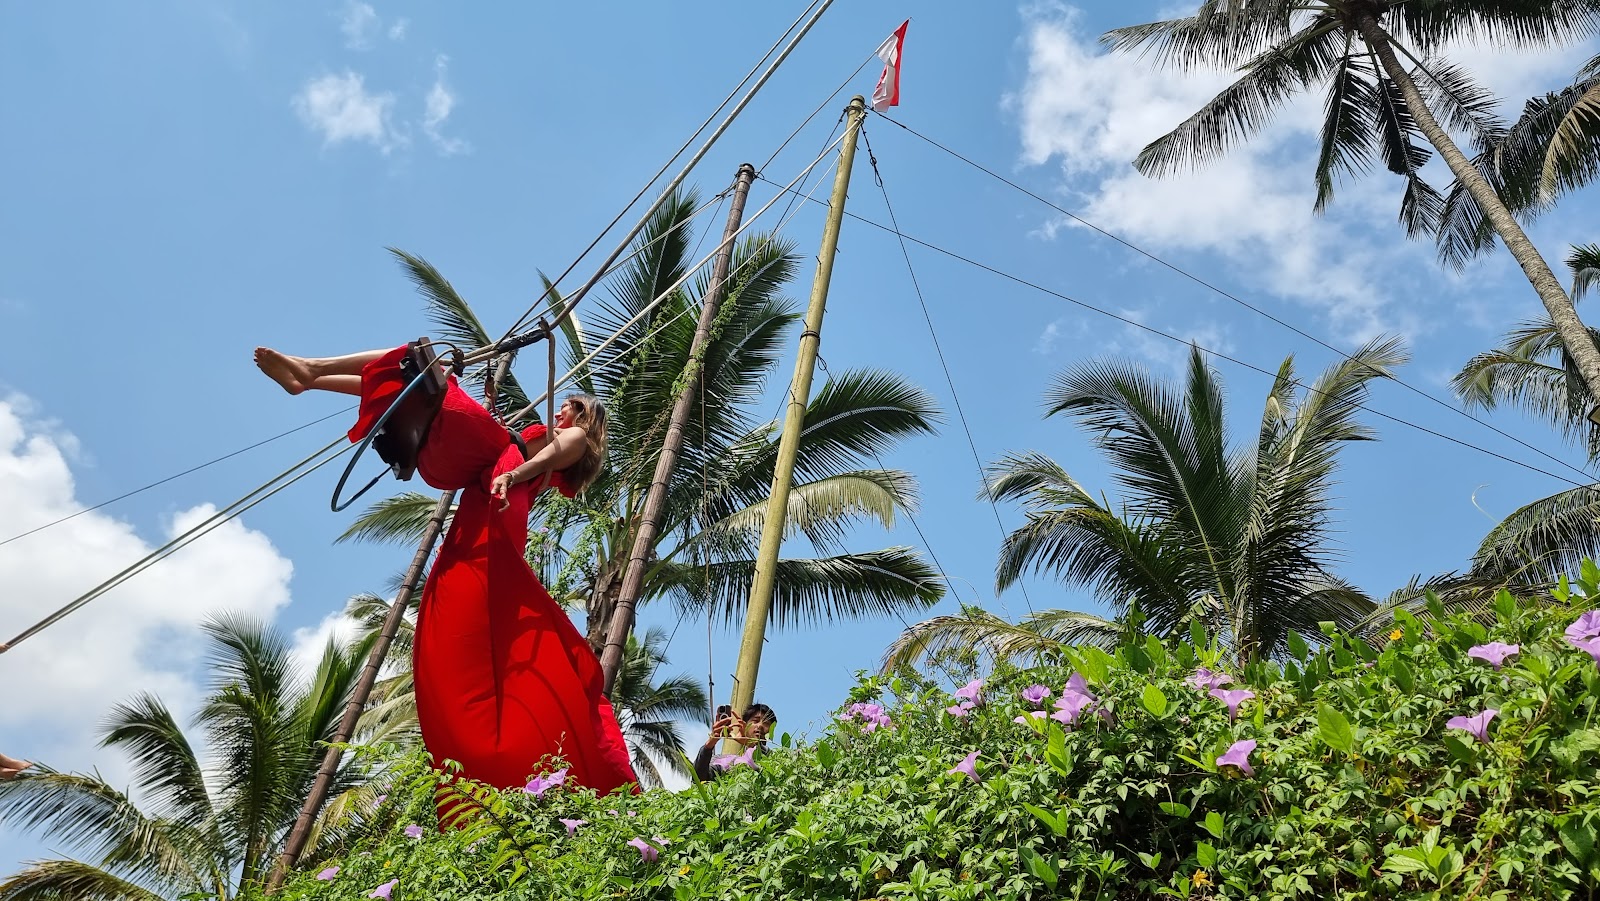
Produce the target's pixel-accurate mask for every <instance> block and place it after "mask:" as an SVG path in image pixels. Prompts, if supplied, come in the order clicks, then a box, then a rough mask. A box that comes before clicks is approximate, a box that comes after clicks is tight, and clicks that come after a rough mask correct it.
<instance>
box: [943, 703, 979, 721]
mask: <svg viewBox="0 0 1600 901" xmlns="http://www.w3.org/2000/svg"><path fill="white" fill-rule="evenodd" d="M971 709H972V708H971V707H968V706H965V705H962V704H951V705H950V706H949V707H946V708H945V709H944V712H945V713H948V714H950V715H951V716H953V717H955V718H956V719H960V718H961V717H964V716H966V715H967V711H968V710H971Z"/></svg>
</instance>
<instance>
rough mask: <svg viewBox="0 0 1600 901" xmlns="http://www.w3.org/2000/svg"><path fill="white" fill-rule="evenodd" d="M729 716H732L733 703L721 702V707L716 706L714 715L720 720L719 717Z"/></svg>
mask: <svg viewBox="0 0 1600 901" xmlns="http://www.w3.org/2000/svg"><path fill="white" fill-rule="evenodd" d="M729 716H733V705H732V704H723V705H722V706H721V707H718V708H717V717H716V718H717V719H719V720H720V719H722V718H724V717H729Z"/></svg>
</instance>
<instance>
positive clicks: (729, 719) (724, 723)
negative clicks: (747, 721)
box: [706, 713, 744, 748]
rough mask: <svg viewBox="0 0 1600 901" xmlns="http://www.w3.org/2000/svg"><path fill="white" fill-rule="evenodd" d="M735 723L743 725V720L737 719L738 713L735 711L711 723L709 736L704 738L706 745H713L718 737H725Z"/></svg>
mask: <svg viewBox="0 0 1600 901" xmlns="http://www.w3.org/2000/svg"><path fill="white" fill-rule="evenodd" d="M735 725H738V726H741V727H742V726H743V725H744V722H743V721H742V720H740V719H739V715H738V714H737V713H730V714H728V715H727V716H725V717H722V718H720V719H718V720H717V721H716V722H714V723H712V724H711V737H710V738H707V739H706V747H708V748H709V747H712V746H713V745H715V744H716V743H717V739H719V738H726V737H727V736H728V734H729V733H730V732H732V731H733V727H734V726H735Z"/></svg>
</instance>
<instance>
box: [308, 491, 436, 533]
mask: <svg viewBox="0 0 1600 901" xmlns="http://www.w3.org/2000/svg"><path fill="white" fill-rule="evenodd" d="M438 504H439V499H438V498H436V497H429V496H427V495H426V494H420V493H418V492H415V491H406V492H402V493H401V494H397V495H395V496H394V497H387V498H384V499H383V500H381V501H378V502H377V503H375V504H372V505H370V506H368V507H367V509H366V511H365V512H364V513H362V514H361V515H360V516H358V517H356V520H355V522H352V523H351V524H350V526H349V528H347V529H345V530H344V532H343V533H342V534H340V535H339V537H338V538H336V539H334V541H335V542H341V541H372V542H377V543H379V544H415V543H417V542H418V541H420V540H421V539H422V533H423V532H424V531H425V530H426V529H427V527H428V520H429V519H431V518H432V517H433V510H434V508H435V507H436V506H438ZM451 511H452V513H451V515H454V508H453V507H452V508H451Z"/></svg>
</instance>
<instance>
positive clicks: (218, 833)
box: [0, 617, 370, 901]
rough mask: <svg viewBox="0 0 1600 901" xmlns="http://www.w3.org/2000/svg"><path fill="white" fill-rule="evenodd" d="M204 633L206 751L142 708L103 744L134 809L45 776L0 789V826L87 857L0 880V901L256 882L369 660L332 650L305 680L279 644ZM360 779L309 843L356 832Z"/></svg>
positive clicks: (72, 778)
mask: <svg viewBox="0 0 1600 901" xmlns="http://www.w3.org/2000/svg"><path fill="white" fill-rule="evenodd" d="M205 632H206V635H207V637H208V639H209V641H210V644H211V659H210V661H209V662H210V664H211V666H210V670H211V673H212V683H211V686H210V690H209V691H208V693H207V694H206V696H205V699H204V703H203V705H202V706H201V709H200V713H199V716H198V719H197V724H198V725H199V727H200V728H201V729H202V730H203V732H204V735H205V741H206V746H205V747H204V748H203V749H202V748H199V747H197V746H196V745H195V744H194V743H193V742H191V740H190V738H189V736H188V735H186V734H185V732H184V730H183V728H182V727H180V726H179V725H178V721H177V719H176V717H174V716H173V714H172V712H171V711H170V710H169V709H168V708H167V707H166V705H165V704H163V703H162V702H161V700H160V699H159V698H156V697H154V696H153V695H148V694H143V695H139V696H136V697H135V698H133V699H132V700H130V701H126V702H124V703H122V704H119V705H117V706H116V707H115V708H114V709H113V710H112V712H111V715H110V718H109V720H108V721H107V723H106V726H105V729H104V731H103V734H102V741H101V745H102V747H107V748H116V749H118V750H121V751H123V752H124V753H126V754H127V755H128V756H129V757H130V758H131V760H132V763H133V774H134V779H135V782H136V784H137V790H138V791H137V793H138V795H139V796H140V797H141V799H143V800H142V801H141V802H140V803H139V804H136V803H135V802H134V801H133V800H131V799H130V798H129V796H128V794H127V793H125V792H123V791H120V790H118V789H117V788H115V787H113V786H112V785H110V784H109V783H107V782H106V781H105V780H104V779H102V778H100V777H99V776H98V775H83V774H78V773H62V772H57V771H55V770H53V769H49V768H47V767H39V768H37V769H34V770H29V771H28V772H26V773H24V774H23V775H21V776H19V777H18V778H16V779H14V780H12V781H9V782H3V783H0V823H4V824H5V826H6V827H7V828H12V829H36V830H38V831H40V832H41V833H43V835H44V836H45V837H46V838H48V839H49V840H51V841H53V842H57V843H60V844H62V845H64V846H66V847H69V848H72V849H74V850H76V851H79V852H81V853H83V854H85V855H87V858H86V859H78V858H62V859H56V860H41V861H34V862H31V863H29V864H28V865H26V866H25V867H24V868H23V870H22V871H21V872H18V873H15V874H13V875H11V876H9V877H6V878H4V879H3V880H0V899H4V901H46V899H66V898H73V899H92V901H158V899H163V898H180V897H204V898H215V899H218V901H229V899H232V898H236V897H239V895H240V893H241V892H243V891H244V889H245V887H246V886H249V885H252V884H254V883H256V882H257V881H258V880H259V879H261V878H262V877H263V876H265V875H266V872H267V870H268V869H270V867H271V865H272V862H273V859H274V857H275V856H276V853H277V851H278V850H279V849H280V847H281V846H282V842H283V839H284V838H285V836H286V834H287V831H288V829H289V827H290V826H291V825H292V824H293V822H294V820H295V817H296V815H297V814H298V813H299V810H300V804H301V801H302V799H303V798H304V797H305V795H306V792H307V791H308V790H309V789H310V787H311V782H312V780H313V779H314V778H315V776H316V771H317V767H318V765H319V764H320V763H321V761H322V751H323V749H322V748H321V747H319V742H325V741H327V740H329V739H330V738H331V737H332V735H333V733H334V730H335V728H336V727H337V726H338V723H339V718H340V716H341V714H342V713H343V708H344V704H345V701H346V699H347V697H348V695H349V693H350V689H351V687H352V686H353V685H354V683H355V681H356V678H357V676H358V674H359V672H360V669H361V663H362V661H363V660H364V658H365V656H366V649H365V648H363V647H362V646H360V645H359V644H357V645H354V646H350V647H342V646H340V645H338V644H336V643H334V642H332V641H330V642H329V643H328V645H327V647H326V648H325V649H324V650H323V653H322V657H321V659H320V660H319V661H318V663H317V666H316V669H315V670H314V671H313V672H311V673H309V674H305V673H299V672H296V670H295V667H294V665H293V661H292V658H291V654H290V647H289V645H288V643H287V642H286V641H285V640H284V638H283V637H282V636H281V635H279V634H277V633H274V632H272V631H270V630H268V629H267V628H266V627H264V626H263V625H261V624H260V623H256V622H252V621H249V620H245V619H239V618H234V617H224V618H219V619H216V620H213V621H211V622H209V623H207V624H206V626H205ZM347 759H348V758H347ZM202 760H208V761H212V764H211V766H210V767H209V768H208V767H207V766H205V765H203V764H202ZM362 775H363V774H362V773H361V771H360V769H359V767H358V766H357V765H354V764H347V765H346V766H345V767H344V769H343V770H341V772H340V773H339V775H338V778H337V779H336V780H335V783H334V790H333V795H334V798H335V801H334V802H332V803H330V804H329V805H328V806H327V807H325V808H324V810H323V812H322V815H321V816H320V817H319V820H318V823H317V831H316V840H317V841H318V842H320V843H322V844H324V845H327V844H331V843H335V842H338V841H342V840H344V839H345V838H347V837H348V835H349V834H350V831H351V830H352V829H360V828H362V827H363V823H362V822H361V816H360V815H359V814H355V813H351V812H350V811H353V810H355V809H356V808H360V809H367V807H368V805H362V804H353V803H351V802H352V800H353V797H354V796H355V795H361V794H362V793H364V792H369V791H370V789H366V788H362V787H360V782H361V776H362Z"/></svg>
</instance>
